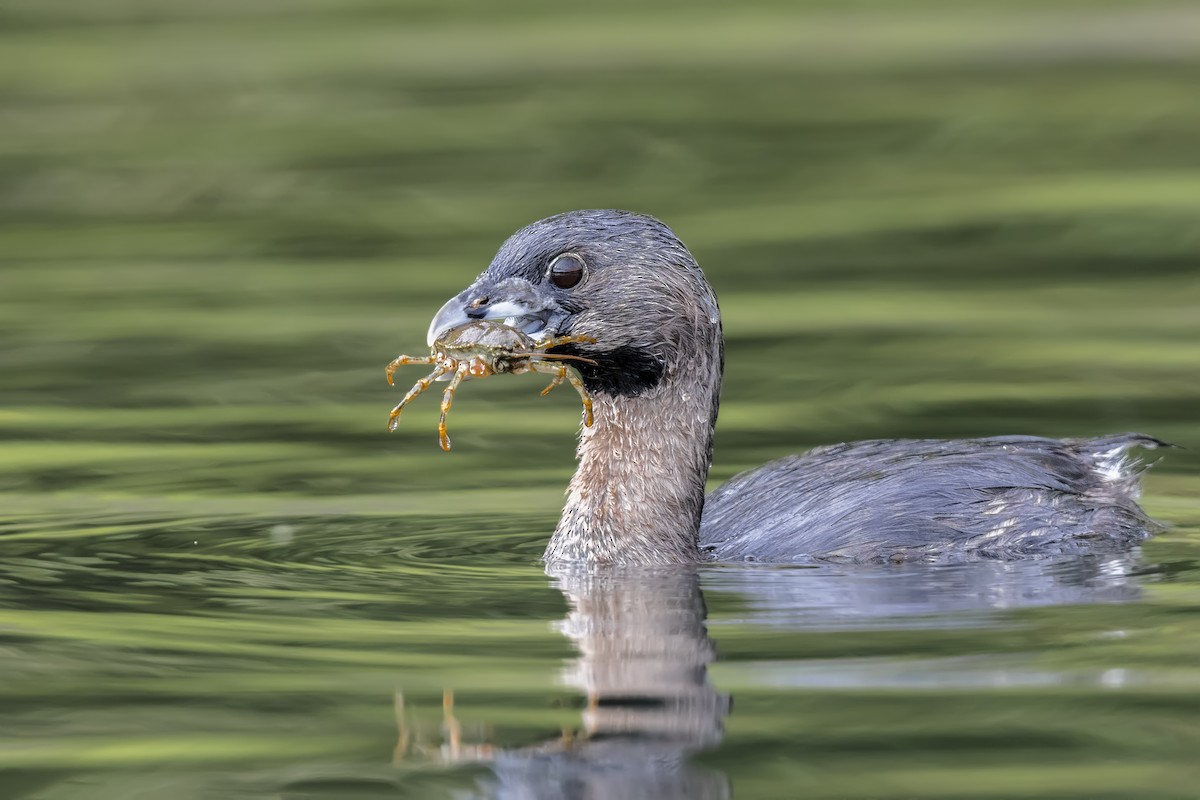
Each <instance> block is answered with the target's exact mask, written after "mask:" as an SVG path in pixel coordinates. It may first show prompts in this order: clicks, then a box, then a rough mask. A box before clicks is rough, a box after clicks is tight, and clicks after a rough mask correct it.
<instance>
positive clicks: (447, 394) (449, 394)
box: [438, 361, 471, 453]
mask: <svg viewBox="0 0 1200 800" xmlns="http://www.w3.org/2000/svg"><path fill="white" fill-rule="evenodd" d="M470 370H471V364H470V363H469V362H467V361H463V362H460V363H459V365H458V369H456V370H454V377H453V378H451V379H450V385H449V386H447V387H446V391H444V392H442V418H441V420H439V421H438V441H439V442H441V444H442V449H443V450H445V451H446V452H447V453H448V452H450V437H449V436H448V435H446V414H447V413H448V412H449V411H450V404H451V403H453V402H454V393H455V392H456V391H458V385H459V384H460V383H462V379H463V376H465V375H466V374H467V373H468V372H469V371H470Z"/></svg>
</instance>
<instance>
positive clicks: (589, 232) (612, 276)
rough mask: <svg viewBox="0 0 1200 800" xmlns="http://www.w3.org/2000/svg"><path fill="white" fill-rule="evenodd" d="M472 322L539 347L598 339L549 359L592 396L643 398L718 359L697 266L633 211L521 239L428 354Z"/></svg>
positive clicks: (465, 297) (544, 227) (462, 301)
mask: <svg viewBox="0 0 1200 800" xmlns="http://www.w3.org/2000/svg"><path fill="white" fill-rule="evenodd" d="M472 320H496V321H500V322H503V323H505V324H506V325H509V326H512V327H514V328H518V329H520V330H522V331H524V332H525V333H527V334H529V335H530V336H532V337H534V339H535V340H538V341H547V340H549V339H552V338H555V337H559V336H579V337H587V338H589V339H594V340H595V342H594V343H586V344H585V343H573V344H568V345H563V346H560V347H557V348H554V349H552V350H550V351H549V352H554V353H563V354H571V355H579V356H584V357H586V358H588V359H591V360H592V361H594V362H595V364H582V363H580V364H574V365H573V366H575V367H576V368H577V369H578V371H579V373H580V375H581V376H582V378H583V380H584V384H585V386H587V388H588V390H589V391H591V392H595V393H600V394H608V395H617V396H637V395H641V394H644V393H645V392H647V391H649V390H651V389H653V388H655V387H656V386H658V385H659V384H660V383H662V382H663V381H664V380H665V379H670V377H671V376H672V374H673V373H675V372H677V371H678V370H680V369H684V368H686V366H687V365H688V364H689V363H692V362H695V361H696V360H697V359H699V360H700V361H702V362H703V363H714V360H715V363H716V364H717V370H718V377H717V381H718V382H719V380H720V378H719V369H720V366H719V364H720V359H721V347H722V343H721V322H720V312H719V311H718V308H717V301H716V297H715V295H714V294H713V291H712V289H711V287H710V286H709V285H708V282H707V281H706V280H705V278H704V274H703V273H702V272H701V271H700V267H699V266H698V265H697V263H696V260H695V258H694V257H693V256H692V254H691V253H690V252H688V249H687V248H686V247H685V246H684V245H683V243H682V242H681V241H680V240H679V239H678V237H676V236H675V234H674V233H673V232H672V231H671V229H670V228H668V227H667V226H666V225H664V224H663V223H661V222H659V221H658V220H656V219H654V218H653V217H649V216H645V215H641V214H634V213H631V212H628V211H610V210H592V211H571V212H568V213H565V214H559V215H556V216H553V217H548V218H546V219H543V220H540V221H538V222H535V223H533V224H532V225H528V226H526V227H524V228H522V229H521V230H519V231H517V232H516V233H514V234H513V235H512V236H510V237H509V238H508V240H507V241H505V242H504V244H503V245H502V246H501V247H500V250H499V251H498V252H497V253H496V257H495V258H494V259H493V260H492V263H491V264H490V265H489V266H488V268H487V269H486V270H485V271H484V272H483V273H482V274H481V275H480V276H479V277H478V278H476V280H475V281H474V282H473V283H472V284H471V285H470V286H468V287H467V288H466V289H464V290H463V291H461V292H459V293H458V294H457V295H455V296H454V297H452V298H451V299H450V300H449V301H448V302H447V303H446V304H445V305H443V306H442V308H441V310H439V311H438V312H437V314H436V315H435V316H434V318H433V321H432V322H431V323H430V326H429V337H428V338H429V345H430V346H432V345H433V343H434V341H436V340H438V339H440V338H441V337H442V336H443V335H444V334H446V333H447V332H448V331H450V330H452V329H454V328H457V327H458V326H460V325H463V324H465V323H468V322H471V321H472Z"/></svg>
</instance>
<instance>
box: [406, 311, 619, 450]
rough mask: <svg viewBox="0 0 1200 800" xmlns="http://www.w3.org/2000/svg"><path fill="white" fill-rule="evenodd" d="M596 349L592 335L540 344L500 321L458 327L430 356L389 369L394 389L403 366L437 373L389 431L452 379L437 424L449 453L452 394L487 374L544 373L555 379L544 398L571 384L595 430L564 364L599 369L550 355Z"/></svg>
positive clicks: (423, 382)
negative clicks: (570, 347) (438, 384)
mask: <svg viewBox="0 0 1200 800" xmlns="http://www.w3.org/2000/svg"><path fill="white" fill-rule="evenodd" d="M576 342H578V343H586V344H595V342H596V340H595V339H593V338H592V337H590V336H556V337H554V338H551V339H546V340H544V341H538V340H536V339H534V338H533V337H532V336H530V335H529V334H527V333H525V332H523V331H520V330H517V329H516V328H513V327H510V326H508V325H504V324H502V323H499V322H489V321H486V320H478V321H476V322H469V323H467V324H466V325H460V326H459V327H457V328H454V329H453V330H451V331H449V332H448V333H446V334H445V335H444V336H442V338H440V339H438V340H437V341H435V342H434V343H433V347H432V348H431V349H430V353H429V355H427V356H404V355H401V356H397V357H396V358H395V360H393V361H392V362H391V363H390V364H388V365H387V368H386V369H385V372H386V373H387V381H388V384H389V385H391V386H394V385H395V383H394V380H393V376H394V375H395V372H396V370H397V369H398V368H399V367H403V366H407V365H409V364H432V365H433V367H434V369H433V372H431V373H429V374H428V375H426V376H425V377H424V378H421V379H420V380H419V381H417V382H416V383H415V384H413V387H412V388H411V389H409V391H408V394H406V395H404V399H403V400H401V401H400V402H399V403H398V404H397V405H396V407H395V408H393V409H392V413H391V414H390V415H389V416H388V430H389V431H394V430H396V427H397V425H399V424H400V412H401V411H403V410H404V407H405V406H406V405H408V404H409V403H410V402H412V401H413V400H414V399H416V398H417V397H418V396H419V395H420V394H421V393H422V392H424V391H425V390H426V389H428V388H429V387H430V386H431V385H432V384H433V382H434V381H436V380H439V379H442V380H445V379H446V378H445V376H447V375H449V376H450V377H449V381H450V385H449V386H447V387H446V391H445V392H443V393H442V416H441V420H440V421H439V422H438V441H439V442H440V443H441V445H442V449H443V450H446V451H447V452H448V451H449V450H450V437H449V436H447V435H446V414H447V413H448V412H449V411H450V404H451V403H452V402H453V401H454V393H455V392H456V391H458V386H459V384H460V383H462V382H463V380H465V379H467V378H485V377H487V376H489V375H500V374H503V373H512V374H514V375H517V374H520V373H522V372H541V373H543V374H547V375H552V376H553V380H551V382H550V385H549V386H547V387H546V388H545V389H543V390H542V396H543V397H545V396H546V395H547V394H548V393H549V392H550V390H551V389H553V388H554V387H555V386H558V385H559V384H561V383H562V382H563V381H564V380H566V381H570V383H571V385H572V386H573V387H575V391H577V392H578V393H579V397H580V399H582V400H583V409H584V425H586V426H588V427H591V425H592V421H593V418H592V398H591V395H589V394H588V392H587V389H585V388H584V386H583V381H582V380H581V379H580V377H579V375H578V374H577V373H576V372H575V371H574V370H572V369H571V368H570V367H569V366H568V365H567V364H566V363H565V362H568V361H577V362H581V363H584V364H593V365H594V364H595V363H596V362H595V361H593V360H591V359H590V358H584V357H583V356H573V355H566V354H559V353H547V352H546V351H547V350H549V349H550V348H552V347H558V346H560V345H564V344H573V343H576Z"/></svg>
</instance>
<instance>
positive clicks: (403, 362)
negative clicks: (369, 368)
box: [383, 356, 438, 386]
mask: <svg viewBox="0 0 1200 800" xmlns="http://www.w3.org/2000/svg"><path fill="white" fill-rule="evenodd" d="M437 362H438V360H437V356H396V360H395V361H393V362H392V363H390V364H388V365H387V366H386V367H384V369H383V371H384V372H386V373H387V379H388V386H395V385H396V384H395V383H393V381H392V376H393V375H395V374H396V368H397V367H404V366H408V365H409V364H436V363H437Z"/></svg>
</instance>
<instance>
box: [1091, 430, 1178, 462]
mask: <svg viewBox="0 0 1200 800" xmlns="http://www.w3.org/2000/svg"><path fill="white" fill-rule="evenodd" d="M1067 441H1069V442H1070V443H1071V444H1073V445H1074V446H1075V447H1076V448H1078V450H1079V452H1081V453H1084V454H1086V455H1089V456H1093V457H1103V456H1109V455H1110V454H1111V455H1117V454H1119V453H1123V452H1124V451H1126V450H1128V449H1130V448H1132V447H1141V448H1144V449H1146V450H1155V449H1157V448H1159V447H1179V445H1177V444H1172V443H1171V442H1164V441H1163V440H1162V439H1156V438H1155V437H1153V436H1149V435H1147V434H1145V433H1115V434H1113V435H1112V436H1098V437H1096V438H1094V439H1068V440H1067Z"/></svg>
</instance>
